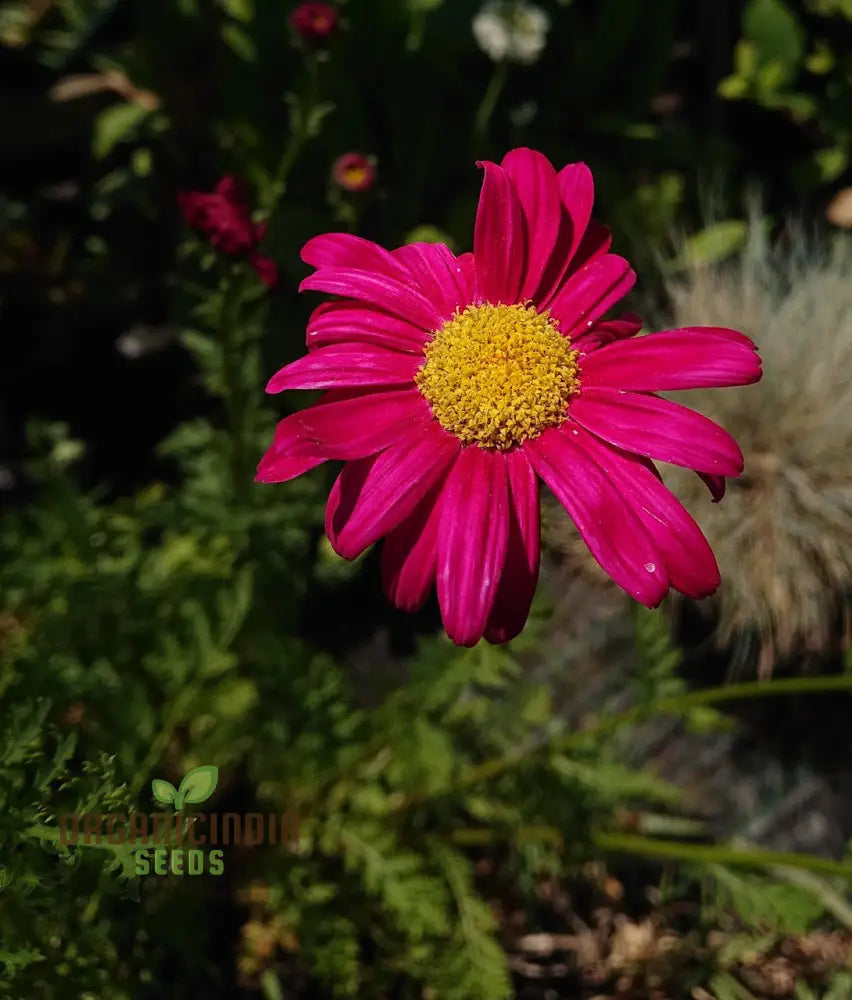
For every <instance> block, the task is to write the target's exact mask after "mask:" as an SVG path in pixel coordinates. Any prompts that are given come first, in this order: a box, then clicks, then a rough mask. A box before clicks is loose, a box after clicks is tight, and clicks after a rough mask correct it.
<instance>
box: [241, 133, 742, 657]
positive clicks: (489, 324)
mask: <svg viewBox="0 0 852 1000" xmlns="http://www.w3.org/2000/svg"><path fill="white" fill-rule="evenodd" d="M481 166H482V167H483V168H484V171H485V174H484V179H483V185H482V192H481V195H480V200H479V208H478V210H477V215H476V224H475V228H474V239H473V253H465V254H462V255H461V256H458V257H457V256H455V255H454V254H453V253H452V252H451V251H450V250H449V249H448V248H447V247H446V246H444V245H443V244H440V243H413V244H409V245H407V246H403V247H400V248H399V249H397V250H394V251H390V252H389V251H387V250H384V249H383V248H381V247H379V246H377V245H376V244H374V243H371V242H369V241H368V240H364V239H361V238H359V237H356V236H352V235H348V234H345V233H332V234H329V235H325V236H317V237H315V238H314V239H312V240H310V241H309V242H308V243H307V244H306V245H305V247H304V248H303V250H302V259H303V260H304V261H305V262H306V263H307V264H309V265H311V266H312V267H314V268H316V271H315V273H314V274H312V275H311V276H310V277H308V278H306V279H305V280H304V281H303V282H302V285H301V288H302V289H303V290H313V291H320V292H326V293H329V294H331V295H334V296H337V299H336V300H334V301H331V302H326V303H324V304H322V305H320V306H319V307H318V308H317V309H316V310H315V311H314V313H313V315H312V316H311V318H310V320H309V322H308V330H307V346H308V353H307V355H306V356H305V357H303V358H301V359H299V360H298V361H295V362H293V363H292V364H290V365H288V366H287V367H285V368H283V369H282V370H281V371H279V372H278V373H277V374H276V375H275V376H274V377H273V378H272V379H271V381H270V383H269V385H268V386H267V391H268V392H280V391H282V390H284V389H325V390H327V393H326V395H325V397H324V398H323V399H321V401H320V402H319V403H318V404H316V405H314V406H313V407H310V408H309V409H306V410H303V411H302V412H300V413H297V414H294V415H293V416H290V417H287V418H286V419H285V420H283V421H282V422H281V423H280V424H279V425H278V428H277V430H276V433H275V438H274V440H273V442H272V444H271V446H270V448H269V450H268V451H267V453H266V454H265V455H264V457H263V459H262V461H261V463H260V466H259V469H258V476H257V478H258V480H259V481H261V482H282V481H284V480H287V479H292V478H293V477H295V476H298V475H300V474H302V473H303V472H306V471H307V470H308V469H311V468H313V467H315V466H317V465H319V464H321V463H322V462H324V461H326V460H329V459H343V460H344V461H346V463H347V464H346V465H345V466H344V468H343V471H342V472H341V474H340V476H339V477H338V478H337V481H336V482H335V484H334V487H333V488H332V491H331V495H330V497H329V501H328V506H327V510H326V533H327V534H328V537H329V540H330V542H331V544H332V546H333V547H334V549H335V551H336V552H337V553H338V554H339V555H341V556H343V557H344V558H347V559H353V558H355V557H356V556H358V555H359V554H360V553H361V552H363V551H364V550H365V549H366V548H367V547H368V546H369V545H372V544H373V543H374V542H377V541H378V540H379V539H380V538H383V537H384V538H385V542H384V548H383V552H382V571H383V577H384V587H385V591H386V593H387V595H388V597H389V598H390V599H391V600H392V601H393V602H394V603H395V604H396V605H397V606H398V607H400V608H403V609H406V610H414V609H416V608H418V607H419V606H421V605H422V604H423V603H424V602H425V600H426V598H427V596H428V594H429V592H430V590H431V588H432V587H433V586H434V585H436V586H437V592H438V602H439V604H440V607H441V613H442V616H443V621H444V625H445V627H446V629H447V632H448V633H449V635H450V637H451V638H452V639H453V640H454V641H455V642H456V643H458V644H460V645H472V644H474V643H476V642H477V641H478V640H479V639H480V638H482V637H483V636H484V637H485V638H486V639H487V640H488V641H490V642H502V641H505V640H507V639H510V638H512V637H513V636H515V635H517V634H518V632H520V630H521V629H522V628H523V625H524V622H525V621H526V619H527V616H528V614H529V608H530V604H531V601H532V597H533V592H534V590H535V587H536V582H537V579H538V571H539V553H540V509H539V480H543V481H544V482H545V483H546V484H547V485H548V486H549V487H550V489H551V490H552V491H553V493H554V494H555V495H556V497H557V499H558V500H559V501H560V503H561V504H562V505H563V506H564V507H565V509H566V510H567V512H568V514H569V516H570V517H571V518H572V520H573V521H574V523H575V524H576V525H577V527H578V529H579V531H580V533H581V534H582V536H583V538H584V540H585V542H586V544H587V545H588V546H589V549H590V550H591V552H592V554H593V555H594V557H595V558H596V559H597V561H598V562H599V563H600V565H601V566H602V567H603V568H604V569H605V570H606V572H607V573H608V574H609V575H610V576H611V577H612V578H613V579H614V580H615V581H616V583H618V584H619V585H620V586H621V587H623V588H624V589H625V590H626V591H627V592H628V593H629V594H631V595H632V596H633V597H635V598H636V599H637V600H639V601H641V602H642V603H643V604H646V605H648V606H650V607H653V606H656V605H657V604H659V603H660V601H661V600H662V598H663V596H664V595H665V594H666V593H667V592H668V590H669V588H675V589H676V590H680V591H682V592H683V593H687V594H690V595H692V596H695V597H701V596H706V595H708V594H710V593H712V592H713V591H714V590H715V589H716V587H717V586H718V583H719V574H718V570H717V567H716V561H715V559H714V557H713V553H712V552H711V550H710V547H709V545H708V543H707V541H706V540H705V538H704V536H703V535H702V534H701V532H700V531H699V529H698V527H697V525H696V524H695V521H694V520H693V519H692V518H691V517H690V516H689V514H687V512H686V511H685V510H684V508H683V507H682V506H681V505H680V503H679V502H678V501H677V500H676V499H675V497H674V496H673V494H671V493H670V492H669V491H668V490H667V489H666V488H665V487H664V486H663V485H662V483H661V481H660V479H659V476H658V474H657V470H656V468H655V466H654V464H653V460H655V459H656V460H660V461H665V462H673V463H675V464H678V465H683V466H686V467H688V468H691V469H693V470H695V471H697V472H698V474H699V475H700V476H701V477H702V478H703V479H704V480H705V482H707V484H708V486H709V487H710V489H711V491H712V493H713V495H714V496H715V497H716V498H717V499H718V498H720V497H721V495H722V493H723V492H724V484H725V478H724V477H726V476H738V475H739V474H740V472H741V471H742V455H741V454H740V450H739V448H738V447H737V444H736V442H735V441H734V440H733V439H732V438H731V437H730V435H728V434H727V433H726V432H725V431H724V430H722V428H721V427H719V426H717V425H716V424H713V423H711V422H710V421H709V420H707V419H706V418H705V417H702V416H700V415H699V414H697V413H694V412H693V411H692V410H689V409H687V408H685V407H683V406H680V405H678V404H676V403H672V402H669V401H668V400H665V399H663V398H661V397H660V396H659V395H657V392H658V391H659V390H667V389H686V388H692V387H695V386H719V385H742V384H746V383H749V382H755V381H757V379H759V378H760V374H761V371H760V361H759V358H758V357H757V354H756V353H755V348H754V345H753V344H752V342H751V341H750V340H749V339H748V338H747V337H745V336H743V335H742V334H741V333H738V332H736V331H735V330H731V329H728V328H721V327H709V328H697V327H687V328H684V329H681V330H668V331H665V332H662V333H655V334H650V335H648V336H645V337H640V338H636V339H634V335H635V334H636V333H637V332H638V331H639V328H640V326H641V323H640V321H639V320H638V319H637V318H636V317H634V316H629V315H628V316H622V317H620V318H618V319H612V320H607V319H606V318H605V316H606V313H607V312H608V310H609V309H610V308H611V307H612V306H613V305H614V304H615V303H616V302H617V301H618V300H619V299H621V298H622V297H623V296H624V295H626V294H627V292H628V291H629V290H630V289H631V287H632V286H633V283H634V281H635V274H634V273H633V271H632V269H631V267H630V265H629V264H628V263H627V261H626V260H624V259H623V258H622V257H619V256H617V255H615V254H611V253H609V247H610V236H609V232H608V230H606V229H605V227H603V226H601V225H600V224H598V223H596V222H594V221H592V219H591V211H592V201H593V184H592V175H591V172H590V171H589V169H588V167H586V166H585V164H582V163H573V164H569V165H568V166H567V167H565V168H564V169H563V170H561V171H560V172H559V173H557V172H556V170H555V169H554V168H553V166H552V165H551V164H550V162H549V161H548V160H547V159H546V158H545V157H544V156H542V154H541V153H537V152H534V151H533V150H529V149H515V150H512V151H511V152H510V153H508V154H507V155H506V156H505V157H504V159H503V162H502V163H501V164H496V163H484V164H481Z"/></svg>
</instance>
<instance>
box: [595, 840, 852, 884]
mask: <svg viewBox="0 0 852 1000" xmlns="http://www.w3.org/2000/svg"><path fill="white" fill-rule="evenodd" d="M592 842H593V843H594V844H595V846H596V847H599V848H601V850H604V851H612V852H614V853H618V854H634V855H641V856H642V857H646V858H661V859H667V860H671V861H686V862H694V863H696V864H717V865H729V866H731V867H738V868H772V867H775V866H779V867H784V868H796V869H801V870H804V871H811V872H819V873H821V874H823V875H835V876H838V877H840V878H846V879H852V865H850V864H849V863H848V862H843V861H832V860H831V859H830V858H820V857H817V856H816V855H813V854H799V853H797V852H795V851H771V850H766V849H764V848H762V847H748V848H737V847H730V846H729V845H727V844H685V843H682V842H680V841H676V840H660V839H655V838H654V837H642V836H638V835H637V834H633V833H596V834H593V835H592Z"/></svg>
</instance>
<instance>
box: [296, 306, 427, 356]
mask: <svg viewBox="0 0 852 1000" xmlns="http://www.w3.org/2000/svg"><path fill="white" fill-rule="evenodd" d="M305 339H306V342H307V345H308V350H315V349H316V348H317V347H323V346H325V345H328V344H342V343H346V342H347V341H356V342H357V343H363V344H376V345H377V346H378V347H387V348H389V349H390V350H394V351H406V352H408V353H410V354H422V352H423V345H424V344H425V343H426V333H425V331H423V330H421V329H420V328H419V327H416V326H412V324H411V323H407V322H406V321H405V320H404V319H399V317H397V316H390V315H388V314H387V313H383V312H379V310H378V309H371V308H370V307H369V306H366V305H362V304H361V303H360V302H351V301H349V302H347V301H343V302H323V303H322V304H321V305H318V306H317V308H316V309H314V311H313V313H312V314H311V318H310V319H309V320H308V330H307V335H306V338H305Z"/></svg>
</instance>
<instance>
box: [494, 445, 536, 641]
mask: <svg viewBox="0 0 852 1000" xmlns="http://www.w3.org/2000/svg"><path fill="white" fill-rule="evenodd" d="M503 460H504V461H505V463H506V472H507V474H508V479H509V495H510V504H509V539H508V543H507V546H506V559H505V561H504V564H503V573H502V575H501V576H500V583H499V585H498V587H497V595H496V597H495V599H494V607H493V608H492V609H491V614H490V615H489V616H488V622H487V624H486V627H485V638H486V639H487V640H488V642H494V643H497V642H508V641H509V640H510V639H514V638H515V636H516V635H518V633H519V632H520V631H521V630H522V629H523V627H524V625H525V624H526V621H527V618H528V617H529V613H530V606H531V604H532V599H533V595H534V594H535V587H536V583H537V582H538V570H539V561H540V557H541V515H540V507H539V488H538V479H537V478H536V475H535V473H534V472H533V470H532V467H531V466H530V463H529V461H528V460H527V457H526V455H524V452H523V450H522V449H520V448H517V449H515V450H514V451H509V452H506V453H505V454H504V456H503Z"/></svg>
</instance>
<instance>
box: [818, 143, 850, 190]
mask: <svg viewBox="0 0 852 1000" xmlns="http://www.w3.org/2000/svg"><path fill="white" fill-rule="evenodd" d="M814 160H815V161H816V165H817V167H818V168H819V173H820V178H821V180H822V181H823V182H825V183H830V182H831V181H834V180H837V178H838V177H839V176H840V175H841V174H842V173H843V171H844V170H845V169H846V167H847V166H848V164H849V154H848V153H847V151H846V150H845V149H841V148H840V147H839V146H835V147H834V148H832V149H821V150H819V151H818V152H817V153H815V154H814Z"/></svg>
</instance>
